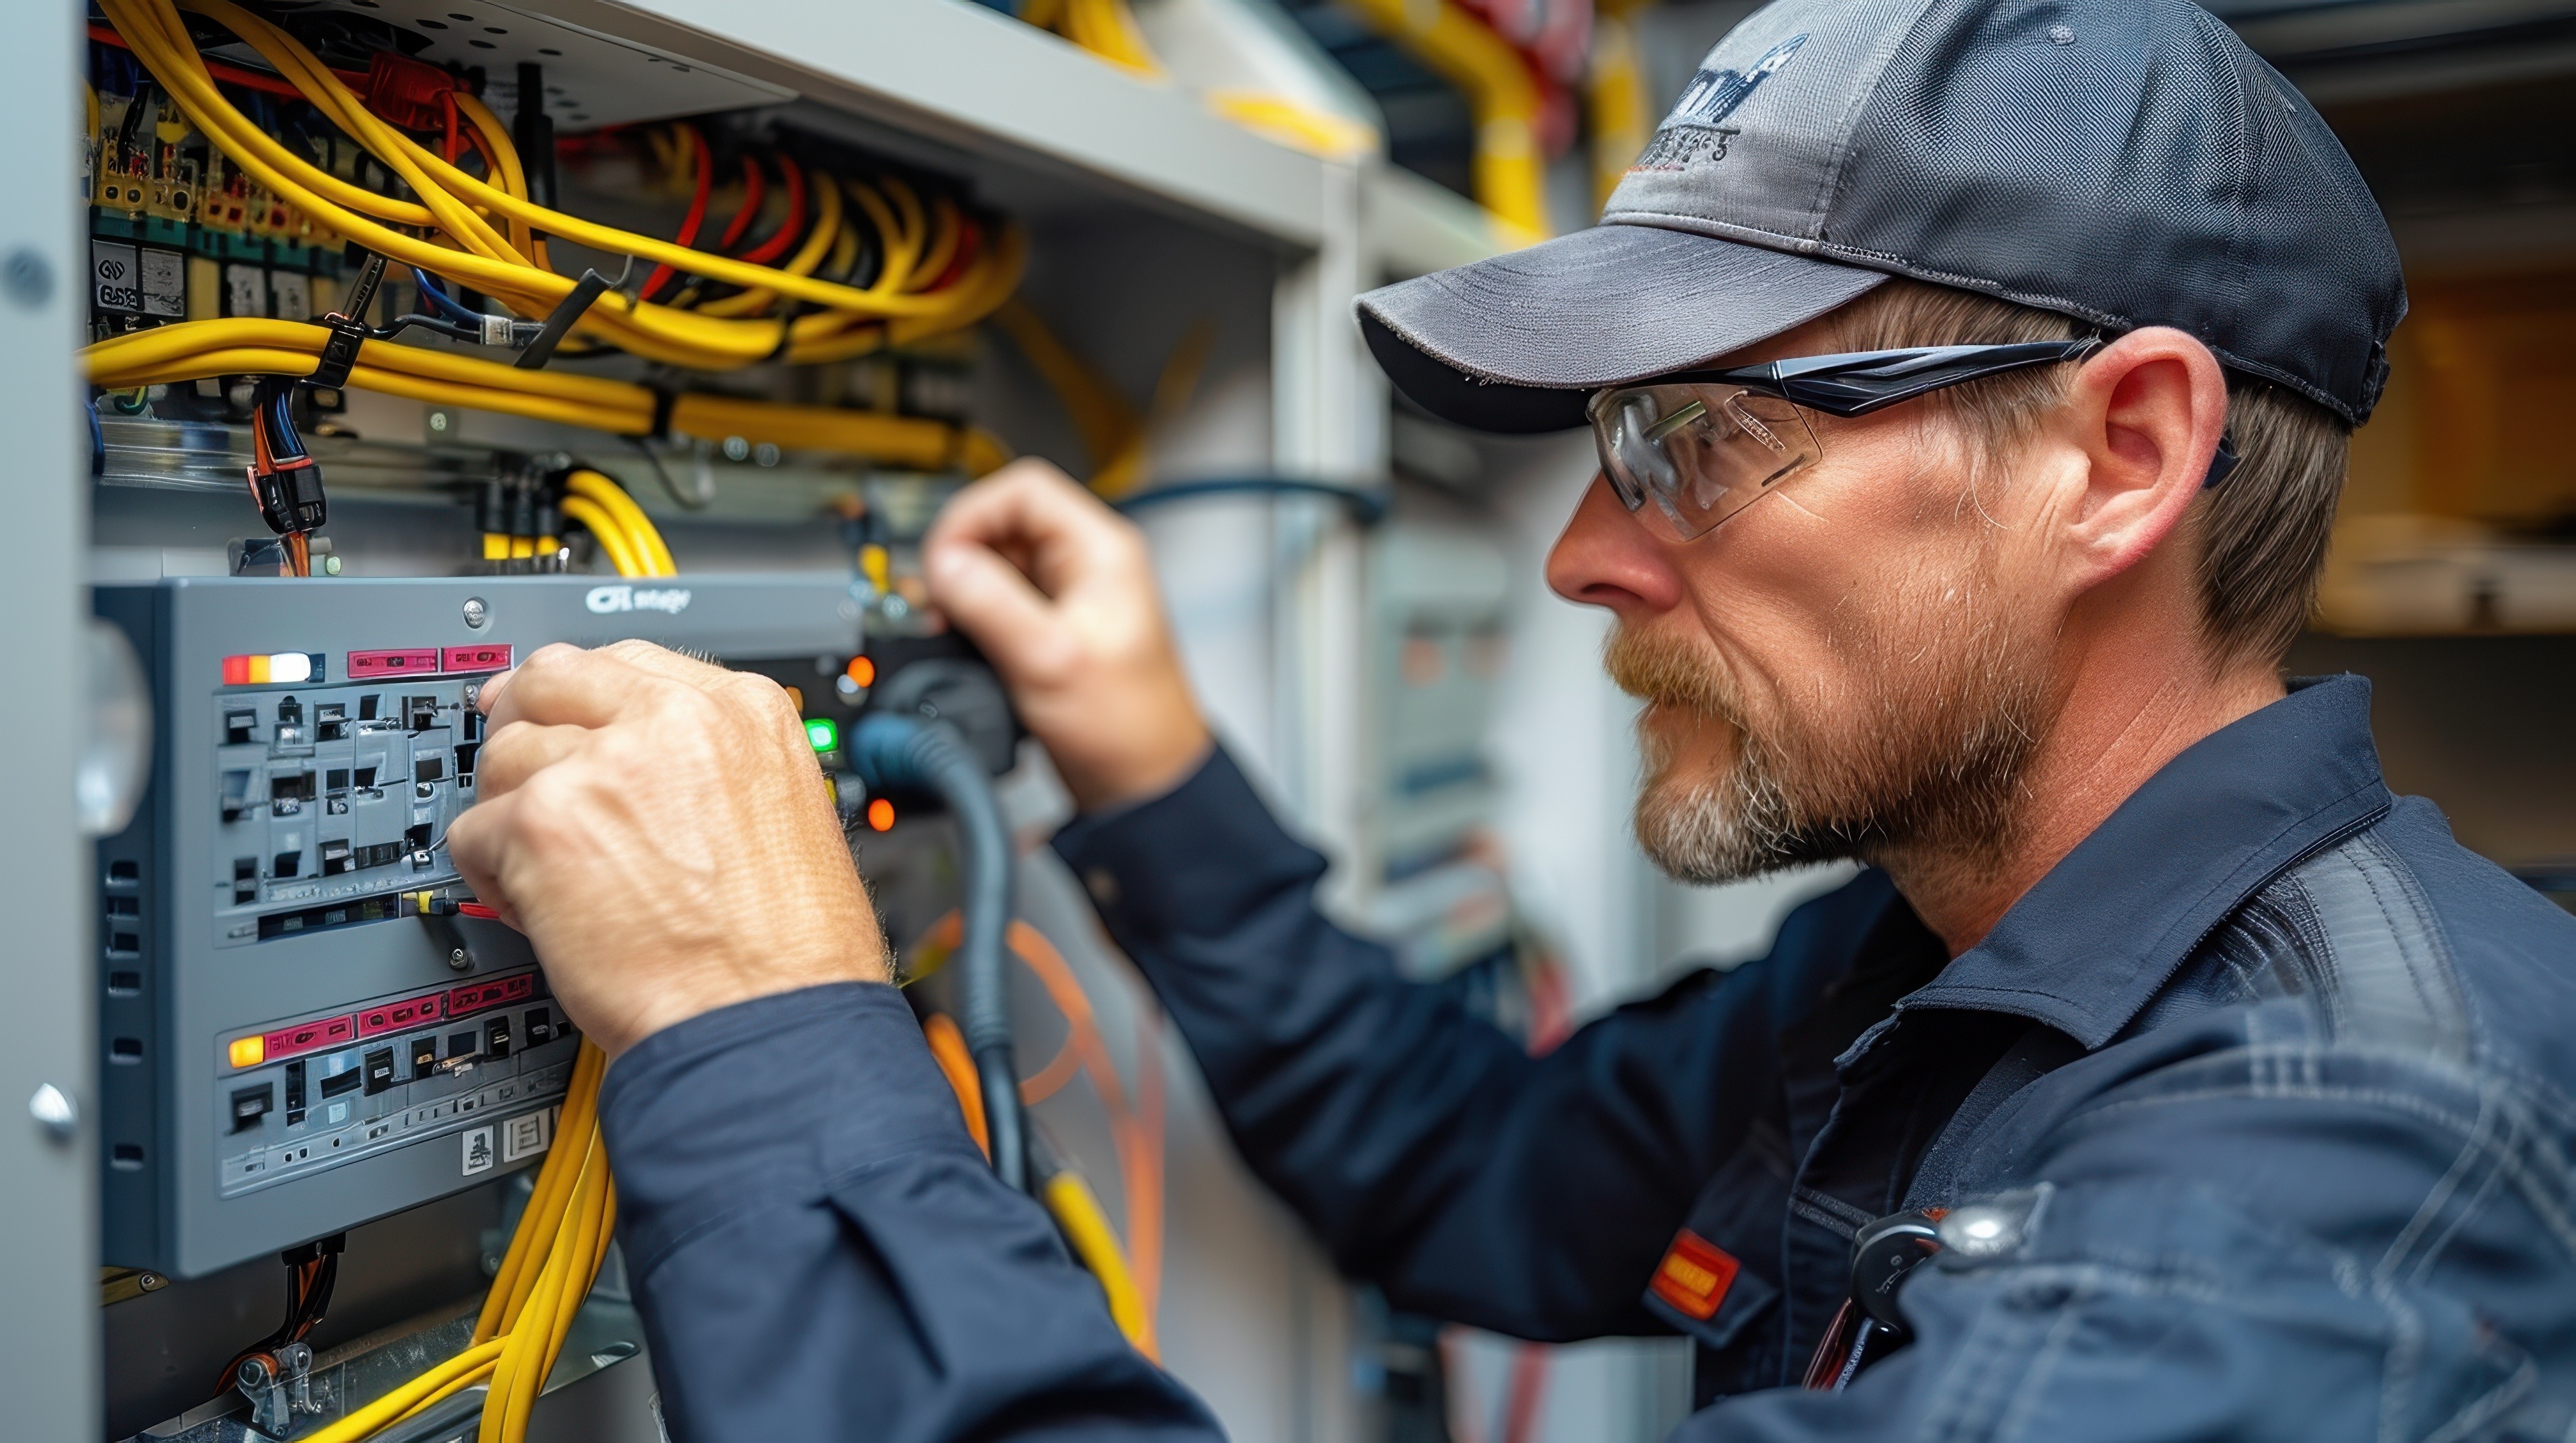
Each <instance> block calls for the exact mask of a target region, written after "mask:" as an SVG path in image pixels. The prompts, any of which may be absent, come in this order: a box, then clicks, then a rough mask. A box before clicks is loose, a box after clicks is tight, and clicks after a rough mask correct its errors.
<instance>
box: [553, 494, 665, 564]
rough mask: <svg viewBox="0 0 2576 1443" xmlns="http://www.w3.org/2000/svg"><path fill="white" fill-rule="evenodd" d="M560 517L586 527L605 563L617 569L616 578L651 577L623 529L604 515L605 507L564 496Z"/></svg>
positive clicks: (583, 499)
mask: <svg viewBox="0 0 2576 1443" xmlns="http://www.w3.org/2000/svg"><path fill="white" fill-rule="evenodd" d="M563 514H564V519H565V520H566V521H578V522H580V523H581V524H582V525H583V526H585V527H588V528H589V530H590V534H591V537H592V538H593V539H594V540H596V541H598V543H599V549H600V550H601V551H603V552H606V553H607V555H608V564H609V565H611V566H614V567H616V568H617V574H618V575H620V576H650V575H652V574H653V573H652V571H651V570H650V569H649V568H648V567H647V566H646V565H645V564H644V561H643V559H642V558H641V557H639V556H637V555H636V554H635V547H634V544H633V543H632V542H630V541H629V540H627V537H626V529H625V528H624V527H622V526H619V525H618V524H617V518H616V517H614V516H611V515H609V514H608V508H607V507H605V506H602V505H600V504H599V503H598V502H596V501H593V500H591V499H590V498H588V497H586V496H567V497H565V498H564V499H563Z"/></svg>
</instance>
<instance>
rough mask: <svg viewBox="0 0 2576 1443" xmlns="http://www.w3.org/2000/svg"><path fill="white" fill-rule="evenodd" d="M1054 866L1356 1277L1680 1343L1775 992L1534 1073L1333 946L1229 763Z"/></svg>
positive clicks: (1250, 1156)
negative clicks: (1648, 1298)
mask: <svg viewBox="0 0 2576 1443" xmlns="http://www.w3.org/2000/svg"><path fill="white" fill-rule="evenodd" d="M1056 847H1057V850H1058V851H1059V853H1060V854H1061V855H1062V856H1063V857H1064V858H1065V860H1066V861H1067V862H1068V863H1069V864H1070V865H1071V866H1072V868H1073V870H1074V872H1075V874H1076V875H1077V876H1078V877H1080V878H1081V879H1082V881H1083V884H1084V885H1085V887H1087V888H1088V889H1089V891H1090V892H1091V894H1092V898H1093V900H1094V902H1095V903H1096V904H1097V905H1098V907H1099V910H1100V914H1101V917H1102V919H1103V920H1104V921H1105V922H1106V923H1107V925H1108V927H1109V930H1110V932H1111V934H1112V936H1113V937H1114V938H1115V939H1116V940H1117V942H1118V943H1119V944H1120V945H1121V946H1122V947H1123V948H1125V949H1126V951H1127V952H1128V954H1129V955H1130V956H1131V957H1133V958H1134V959H1135V961H1136V962H1137V964H1138V965H1139V966H1140V967H1141V968H1142V969H1143V971H1144V973H1145V975H1146V977H1147V978H1148V979H1149V980H1150V981H1151V982H1152V984H1153V986H1154V988H1155V990H1156V992H1157V994H1158V995H1159V996H1160V997H1161V999H1162V1002H1163V1005H1164V1007H1165V1008H1166V1009H1167V1010H1168V1011H1169V1012H1170V1014H1171V1016H1172V1018H1173V1020H1174V1021H1175V1022H1176V1024H1177V1025H1178V1026H1179V1028H1180V1030H1181V1033H1182V1035H1183V1036H1184V1037H1185V1038H1186V1039H1187V1041H1188V1043H1189V1045H1190V1050H1191V1052H1192V1053H1193V1055H1194V1056H1195V1057H1196V1059H1197V1061H1198V1064H1199V1067H1200V1069H1201V1071H1202V1072H1203V1073H1204V1074H1205V1076H1206V1079H1207V1083H1208V1087H1209V1090H1210V1092H1211V1093H1212V1094H1213V1096H1214V1098H1215V1100H1216V1104H1217V1106H1218V1108H1219V1109H1220V1111H1221V1112H1222V1113H1223V1115H1224V1118H1225V1120H1226V1123H1227V1125H1228V1127H1229V1129H1230V1130H1231V1132H1232V1134H1233V1137H1234V1140H1235V1142H1236V1144H1237V1146H1238V1147H1239V1148H1240V1149H1241V1150H1242V1153H1243V1155H1244V1157H1245V1159H1246V1161H1247V1162H1248V1163H1249V1164H1250V1165H1251V1167H1252V1169H1253V1171H1254V1172H1255V1173H1256V1174H1257V1175H1259V1176H1260V1178H1261V1179H1262V1180H1263V1181H1264V1182H1265V1183H1266V1184H1268V1185H1269V1186H1270V1187H1271V1188H1272V1189H1274V1190H1275V1191H1276V1192H1277V1193H1278V1194H1279V1195H1280V1196H1281V1197H1283V1198H1284V1199H1286V1200H1287V1202H1288V1203H1289V1205H1290V1206H1291V1207H1292V1208H1293V1209H1295V1211H1296V1212H1297V1213H1298V1214H1299V1216H1300V1217H1301V1218H1302V1219H1303V1220H1304V1221H1305V1223H1306V1224H1307V1226H1308V1227H1309V1228H1311V1229H1312V1230H1313V1231H1314V1232H1315V1233H1316V1234H1317V1235H1318V1236H1319V1237H1320V1238H1321V1240H1322V1241H1323V1243H1324V1244H1325V1246H1326V1247H1327V1248H1328V1249H1330V1251H1331V1252H1332V1254H1333V1256H1334V1259H1335V1261H1336V1262H1337V1263H1338V1264H1339V1265H1340V1266H1341V1268H1342V1269H1343V1270H1344V1271H1345V1272H1347V1273H1350V1274H1352V1275H1354V1276H1357V1277H1362V1278H1366V1279H1368V1280H1369V1281H1371V1282H1374V1283H1376V1284H1378V1285H1379V1286H1380V1287H1381V1288H1382V1289H1383V1290H1384V1291H1385V1292H1386V1294H1387V1296H1388V1297H1389V1299H1390V1300H1392V1301H1393V1302H1394V1303H1396V1305H1397V1306H1399V1307H1403V1308H1406V1309H1408V1310H1411V1311H1416V1312H1422V1313H1427V1314H1431V1315H1433V1316H1437V1317H1441V1318H1445V1319H1449V1320H1452V1321H1457V1322H1464V1323H1471V1324H1475V1325H1477V1326H1480V1327H1485V1328H1490V1329H1493V1330H1495V1331H1498V1332H1503V1333H1509V1334H1512V1335H1514V1336H1518V1337H1523V1338H1530V1339H1535V1340H1542V1341H1557V1340H1567V1339H1575V1338H1585V1337H1596V1336H1602V1335H1609V1334H1650V1333H1661V1332H1668V1331H1670V1329H1669V1327H1668V1326H1667V1325H1666V1324H1664V1323H1663V1322H1662V1321H1661V1320H1660V1319H1658V1318H1656V1317H1655V1316H1654V1315H1653V1314H1651V1313H1650V1312H1648V1311H1647V1309H1646V1307H1645V1305H1644V1304H1643V1302H1642V1298H1643V1296H1644V1293H1645V1289H1646V1286H1647V1284H1648V1282H1649V1281H1650V1280H1651V1279H1652V1277H1653V1275H1654V1270H1655V1266H1656V1264H1657V1262H1658V1261H1659V1260H1660V1258H1661V1257H1662V1255H1663V1250H1664V1248H1665V1246H1666V1244H1667V1243H1668V1242H1669V1241H1670V1240H1671V1238H1672V1236H1673V1233H1674V1230H1675V1229H1676V1228H1677V1227H1679V1226H1680V1225H1681V1223H1682V1221H1683V1219H1684V1216H1685V1214H1686V1213H1687V1211H1688V1209H1689V1207H1690V1204H1691V1202H1692V1200H1693V1199H1694V1197H1695V1196H1696V1194H1697V1192H1698V1190H1699V1188H1700V1187H1701V1186H1702V1185H1703V1184H1704V1183H1705V1182H1706V1180H1707V1179H1708V1177H1709V1175H1710V1174H1711V1173H1712V1172H1713V1171H1714V1170H1715V1169H1716V1167H1717V1166H1718V1164H1719V1163H1721V1162H1722V1161H1724V1160H1725V1158H1726V1157H1727V1156H1728V1155H1729V1154H1731V1153H1732V1152H1733V1151H1734V1150H1735V1149H1736V1148H1737V1147H1738V1145H1739V1144H1740V1143H1741V1142H1742V1141H1743V1139H1744V1136H1745V1134H1746V1132H1747V1130H1748V1128H1749V1126H1750V1125H1751V1122H1752V1119H1753V1118H1754V1116H1755V1115H1756V1114H1757V1113H1765V1112H1776V1111H1777V1106H1776V1104H1775V1103H1774V1097H1775V1094H1776V1092H1777V1089H1778V1081H1777V1075H1776V1068H1777V1059H1776V1044H1775V1041H1774V1037H1775V1025H1776V1019H1775V1018H1774V1017H1773V1016H1772V1015H1771V1014H1772V1012H1773V1010H1774V1002H1773V999H1772V995H1771V994H1772V989H1773V987H1774V983H1773V981H1772V980H1771V979H1772V978H1773V977H1774V976H1775V975H1776V974H1777V973H1778V972H1779V970H1780V969H1779V968H1777V967H1775V966H1773V965H1770V963H1769V962H1761V963H1753V964H1748V965H1747V966H1745V967H1742V968H1739V969H1737V970H1736V971H1735V972H1732V973H1729V974H1726V975H1724V976H1722V977H1721V976H1719V975H1718V974H1714V973H1701V974H1697V975H1695V976H1693V977H1691V978H1689V979H1687V980H1685V981H1684V982H1682V983H1681V984H1679V985H1677V986H1676V987H1674V988H1673V989H1672V990H1670V991H1668V992H1666V993H1665V994H1664V995H1663V996H1661V997H1659V998H1656V999H1654V1000H1653V1001H1650V1002H1646V1003H1641V1004H1638V1005H1635V1006H1631V1007H1627V1008H1623V1009H1621V1010H1619V1011H1618V1012H1616V1013H1614V1014H1612V1015H1610V1016H1609V1017H1606V1018H1603V1019H1601V1020H1599V1021H1596V1022H1594V1023H1593V1024H1591V1025H1590V1026H1588V1027H1585V1028H1584V1029H1582V1030H1581V1031H1580V1032H1578V1033H1576V1034H1575V1035H1574V1036H1573V1037H1572V1038H1571V1039H1569V1040H1568V1041H1567V1042H1565V1043H1564V1044H1563V1045H1562V1046H1560V1047H1559V1048H1557V1049H1556V1050H1555V1051H1553V1052H1551V1053H1549V1054H1548V1055H1547V1056H1545V1057H1542V1058H1532V1057H1530V1056H1528V1055H1526V1053H1525V1052H1524V1051H1523V1050H1522V1048H1521V1046H1520V1045H1519V1044H1518V1043H1517V1042H1515V1041H1514V1040H1513V1039H1512V1038H1510V1037H1509V1036H1507V1035H1505V1034H1504V1033H1502V1032H1501V1031H1499V1030H1498V1029H1496V1028H1494V1027H1492V1026H1489V1025H1487V1024H1486V1023H1484V1022H1483V1021H1481V1020H1478V1019H1476V1018H1474V1017H1472V1016H1470V1015H1468V1014H1467V1013H1466V1012H1465V1011H1464V1010H1463V1009H1462V1008H1460V1007H1459V1006H1458V1005H1456V1004H1455V1003H1454V1002H1452V1001H1450V1000H1448V999H1447V998H1446V997H1445V996H1444V994H1443V993H1442V991H1441V990H1440V989H1437V988H1434V987H1430V986H1425V985H1420V984H1416V983H1412V982H1408V981H1406V980H1404V979H1403V978H1402V977H1400V976H1399V975H1398V973H1397V971H1396V968H1395V965H1394V961H1393V959H1392V957H1391V956H1390V954H1389V953H1388V952H1387V950H1386V949H1385V948H1383V947H1380V946H1378V945H1377V944H1375V943H1372V942H1368V941H1365V940H1363V939H1361V938H1358V937H1354V936H1352V935H1350V934H1349V933H1347V932H1344V931H1342V930H1341V929H1339V928H1337V927H1335V926H1333V925H1332V924H1331V923H1330V922H1328V921H1326V920H1325V918H1324V917H1323V915H1322V914H1321V913H1320V912H1318V911H1317V910H1316V907H1315V902H1314V897H1313V892H1314V886H1315V882H1316V879H1317V878H1318V877H1320V876H1321V875H1322V873H1323V871H1324V861H1323V859H1322V858H1321V857H1320V856H1318V855H1316V853H1314V852H1313V851H1312V850H1310V849H1308V848H1306V847H1304V846H1301V845H1299V844H1298V843H1296V842H1295V841H1292V840H1291V839H1290V838H1289V837H1288V836H1287V835H1286V834H1285V833H1283V832H1282V831H1281V830H1280V828H1279V826H1278V824H1277V823H1276V822H1274V821H1273V820H1272V819H1271V816H1270V813H1269V811H1268V809H1267V808H1265V807H1264V806H1263V805H1262V803H1261V801H1260V800H1259V799H1258V798H1257V797H1256V796H1255V795H1254V793H1253V791H1252V789H1251V787H1250V786H1249V785H1248V784H1247V783H1246V781H1245V780H1244V778H1243V775H1242V774H1241V773H1240V772H1239V771H1237V770H1236V768H1235V766H1234V764H1233V763H1232V762H1231V761H1230V760H1229V759H1228V758H1227V757H1226V756H1225V755H1224V754H1223V752H1221V751H1220V752H1217V753H1215V754H1214V755H1212V756H1211V757H1210V759H1209V760H1208V762H1207V764H1206V765H1205V766H1204V767H1203V768H1202V769H1201V770H1200V771H1199V772H1198V773H1197V774H1196V775H1194V776H1193V777H1191V778H1190V779H1189V780H1188V781H1187V782H1185V783H1183V784H1182V785H1181V786H1180V787H1178V788H1177V789H1175V790H1174V791H1172V792H1171V793H1169V794H1167V795H1165V796H1163V797H1161V798H1158V799H1156V800H1154V801H1152V802H1148V803H1145V804H1142V805H1140V806H1138V807H1135V808H1133V809H1131V810H1128V811H1126V812H1122V813H1117V814H1112V815H1108V816H1104V817H1090V818H1084V819H1081V820H1078V821H1076V822H1075V823H1074V824H1073V825H1072V826H1070V827H1068V828H1067V829H1066V830H1065V831H1064V832H1063V833H1061V834H1059V836H1058V837H1057V839H1056ZM1882 890H1883V884H1882ZM1864 900H1865V899H1864ZM1811 905H1812V904H1811ZM1844 911H1845V912H1846V913H1850V914H1854V915H1857V914H1859V913H1869V914H1870V915H1875V913H1874V911H1872V909H1871V908H1870V907H1868V906H1866V905H1862V906H1846V907H1845V908H1844ZM1812 921H1813V919H1812V918H1811V919H1810V920H1809V922H1808V923H1797V924H1793V925H1792V926H1791V927H1789V928H1787V929H1784V932H1783V941H1782V943H1781V947H1780V949H1778V950H1779V951H1782V952H1796V951H1800V950H1801V949H1807V950H1814V949H1815V948H1817V947H1824V946H1826V944H1827V942H1828V941H1829V940H1830V939H1826V938H1823V937H1821V936H1819V937H1806V936H1804V935H1803V933H1804V932H1806V931H1813V930H1815V928H1814V927H1813V926H1812V925H1810V923H1812ZM1826 930H1832V929H1831V928H1827V929H1826ZM1845 930H1848V929H1847V928H1846V929H1845ZM1827 950H1830V948H1827ZM1773 960H1777V953H1775V959H1773Z"/></svg>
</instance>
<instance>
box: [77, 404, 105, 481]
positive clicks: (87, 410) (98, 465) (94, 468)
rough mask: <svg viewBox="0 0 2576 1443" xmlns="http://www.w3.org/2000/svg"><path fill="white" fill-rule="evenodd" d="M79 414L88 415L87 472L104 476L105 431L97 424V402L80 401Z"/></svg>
mask: <svg viewBox="0 0 2576 1443" xmlns="http://www.w3.org/2000/svg"><path fill="white" fill-rule="evenodd" d="M81 414H82V415H84V416H87V417H89V474H91V475H92V476H104V475H106V474H107V432H106V431H105V430H103V429H101V428H100V426H99V424H98V403H97V402H95V401H84V402H82V403H81Z"/></svg>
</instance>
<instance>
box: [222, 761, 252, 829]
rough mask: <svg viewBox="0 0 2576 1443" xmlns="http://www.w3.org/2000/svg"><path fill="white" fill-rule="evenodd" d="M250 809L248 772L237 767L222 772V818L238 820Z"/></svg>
mask: <svg viewBox="0 0 2576 1443" xmlns="http://www.w3.org/2000/svg"><path fill="white" fill-rule="evenodd" d="M249 810H250V772H249V771H248V770H247V769H237V770H233V771H228V772H226V773H224V799H223V811H224V820H225V821H227V822H238V821H240V820H241V819H242V813H244V812H247V811H249Z"/></svg>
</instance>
